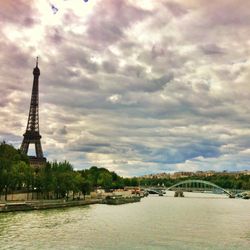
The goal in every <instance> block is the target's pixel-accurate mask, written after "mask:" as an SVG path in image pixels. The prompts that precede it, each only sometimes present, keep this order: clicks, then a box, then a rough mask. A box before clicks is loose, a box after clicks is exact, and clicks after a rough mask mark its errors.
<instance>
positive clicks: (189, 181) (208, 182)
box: [167, 180, 232, 197]
mask: <svg viewBox="0 0 250 250" xmlns="http://www.w3.org/2000/svg"><path fill="white" fill-rule="evenodd" d="M193 183H199V184H203V185H207V186H211V187H214V188H216V189H219V190H221V191H223V192H224V193H226V194H227V195H228V196H230V197H231V195H232V194H231V193H230V192H229V191H227V190H225V189H224V188H222V187H220V186H218V185H216V184H214V183H212V182H210V181H203V180H186V181H181V182H178V183H176V184H174V185H172V186H171V187H168V188H167V190H171V189H173V188H175V187H178V186H182V185H185V184H187V185H188V184H193Z"/></svg>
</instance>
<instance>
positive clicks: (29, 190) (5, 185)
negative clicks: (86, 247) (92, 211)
mask: <svg viewBox="0 0 250 250" xmlns="http://www.w3.org/2000/svg"><path fill="white" fill-rule="evenodd" d="M195 178H196V177H195V176H192V179H195ZM186 179H188V178H186ZM197 179H204V180H207V181H211V182H213V183H215V184H217V185H219V186H221V187H222V188H225V189H228V188H230V189H243V190H250V178H249V176H244V175H237V176H236V175H235V176H234V175H228V176H227V175H217V174H215V175H213V176H208V177H204V178H201V177H200V176H197ZM183 180H185V178H180V179H168V178H164V179H158V178H155V179H154V178H142V177H137V178H136V177H134V178H123V177H121V176H119V175H117V174H116V173H115V172H110V171H109V170H107V169H105V168H97V167H95V166H94V167H91V168H90V169H84V170H79V171H75V170H74V169H73V166H72V165H71V164H70V163H69V162H66V161H64V162H48V163H47V164H46V166H44V167H43V168H41V169H39V171H37V170H36V169H34V168H32V167H31V166H30V164H29V158H28V157H27V156H25V155H23V154H21V152H20V151H19V150H16V149H15V148H14V147H13V146H11V145H8V144H6V143H4V142H3V143H1V144H0V200H15V199H16V197H17V195H18V194H21V193H22V194H24V193H25V195H23V196H22V198H21V199H22V200H34V199H35V200H42V199H46V200H48V199H51V200H52V199H65V200H70V199H72V200H74V199H79V198H82V199H84V198H85V196H86V195H88V194H90V192H92V191H95V190H97V188H102V189H104V190H106V191H109V190H115V189H123V188H124V187H136V186H138V185H141V186H145V187H147V186H158V185H160V186H165V187H168V186H172V185H173V184H175V183H178V182H179V181H183ZM19 196H20V195H19Z"/></svg>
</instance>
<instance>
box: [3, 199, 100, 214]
mask: <svg viewBox="0 0 250 250" xmlns="http://www.w3.org/2000/svg"><path fill="white" fill-rule="evenodd" d="M102 203H103V199H87V200H77V201H65V200H38V201H24V202H3V203H0V213H6V212H15V211H31V210H44V209H54V208H66V207H75V206H86V205H92V204H102Z"/></svg>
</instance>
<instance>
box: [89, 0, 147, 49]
mask: <svg viewBox="0 0 250 250" xmlns="http://www.w3.org/2000/svg"><path fill="white" fill-rule="evenodd" d="M149 15H150V12H149V11H145V10H142V9H140V8H137V7H135V6H132V5H130V4H129V3H128V2H127V1H125V0H107V1H105V4H104V3H100V4H99V5H98V7H97V9H96V12H95V13H94V14H93V16H92V17H90V20H89V26H88V29H87V33H88V36H89V39H90V40H91V41H93V42H95V43H97V44H96V45H99V46H105V45H108V44H112V43H114V42H116V41H117V40H120V39H121V38H123V36H124V31H123V30H124V29H125V28H128V27H129V26H130V25H134V24H135V23H136V22H139V21H141V20H143V19H144V18H146V17H147V16H149Z"/></svg>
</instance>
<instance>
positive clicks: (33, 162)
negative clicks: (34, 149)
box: [29, 156, 47, 169]
mask: <svg viewBox="0 0 250 250" xmlns="http://www.w3.org/2000/svg"><path fill="white" fill-rule="evenodd" d="M29 160H30V166H32V167H33V168H34V169H40V168H42V167H44V166H45V165H46V162H47V159H46V158H45V157H43V158H37V157H35V156H29Z"/></svg>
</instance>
